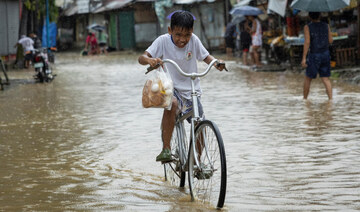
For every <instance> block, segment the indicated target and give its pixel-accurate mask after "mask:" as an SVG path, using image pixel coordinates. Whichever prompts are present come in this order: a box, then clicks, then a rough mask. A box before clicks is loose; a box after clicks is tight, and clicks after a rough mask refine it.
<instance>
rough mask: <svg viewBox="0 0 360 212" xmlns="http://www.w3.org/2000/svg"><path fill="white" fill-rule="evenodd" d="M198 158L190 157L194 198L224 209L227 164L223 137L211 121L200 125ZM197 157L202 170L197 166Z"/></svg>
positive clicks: (196, 136) (190, 179)
mask: <svg viewBox="0 0 360 212" xmlns="http://www.w3.org/2000/svg"><path fill="white" fill-rule="evenodd" d="M195 138H196V139H195V141H196V145H195V146H196V148H195V149H196V154H197V155H196V156H194V154H193V152H192V151H191V153H190V155H189V160H190V165H191V167H190V166H189V184H190V191H191V194H192V197H193V198H194V199H197V200H198V201H201V202H203V203H210V204H216V206H217V207H220V208H221V207H222V206H223V203H224V198H225V191H226V162H225V152H224V150H223V146H222V139H221V135H220V133H219V131H218V129H217V127H215V125H214V124H213V123H212V122H210V121H204V122H202V123H200V125H199V127H198V128H197V130H196V133H195ZM195 157H196V158H197V159H198V160H199V162H200V168H197V167H196V166H195V162H194V159H195Z"/></svg>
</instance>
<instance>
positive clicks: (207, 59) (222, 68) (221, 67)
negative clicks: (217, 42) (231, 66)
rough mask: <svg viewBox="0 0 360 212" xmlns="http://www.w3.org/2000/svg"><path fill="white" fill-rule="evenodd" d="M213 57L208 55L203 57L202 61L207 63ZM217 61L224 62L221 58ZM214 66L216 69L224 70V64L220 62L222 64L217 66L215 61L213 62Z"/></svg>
mask: <svg viewBox="0 0 360 212" xmlns="http://www.w3.org/2000/svg"><path fill="white" fill-rule="evenodd" d="M214 59H215V58H214V57H213V56H212V55H210V54H209V55H208V56H207V57H206V58H205V59H204V62H205V63H206V64H209V63H210V62H211V61H213V60H214ZM218 63H224V61H223V60H218ZM214 67H215V68H216V69H218V70H219V71H222V70H224V68H225V64H222V65H219V66H217V63H215V64H214Z"/></svg>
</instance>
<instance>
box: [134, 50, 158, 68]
mask: <svg viewBox="0 0 360 212" xmlns="http://www.w3.org/2000/svg"><path fill="white" fill-rule="evenodd" d="M138 61H139V63H140V64H141V65H147V64H149V65H150V66H151V67H155V66H156V65H157V64H158V63H160V64H161V65H162V64H163V62H162V60H161V59H160V58H153V57H152V56H151V54H150V53H149V52H147V51H145V52H144V54H142V55H140V57H139V59H138Z"/></svg>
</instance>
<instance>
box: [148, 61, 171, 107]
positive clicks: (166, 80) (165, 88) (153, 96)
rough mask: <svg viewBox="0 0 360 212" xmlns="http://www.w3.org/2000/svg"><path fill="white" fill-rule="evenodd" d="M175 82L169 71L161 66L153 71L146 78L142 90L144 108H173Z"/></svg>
mask: <svg viewBox="0 0 360 212" xmlns="http://www.w3.org/2000/svg"><path fill="white" fill-rule="evenodd" d="M173 89H174V86H173V82H172V80H171V77H170V75H169V73H168V72H167V71H165V70H164V69H163V68H162V67H161V66H160V67H159V68H158V69H156V70H155V71H153V73H152V75H151V76H150V77H149V79H148V80H146V82H145V85H144V88H143V92H142V104H143V107H144V108H149V107H154V108H165V109H167V110H170V109H171V104H172V97H173Z"/></svg>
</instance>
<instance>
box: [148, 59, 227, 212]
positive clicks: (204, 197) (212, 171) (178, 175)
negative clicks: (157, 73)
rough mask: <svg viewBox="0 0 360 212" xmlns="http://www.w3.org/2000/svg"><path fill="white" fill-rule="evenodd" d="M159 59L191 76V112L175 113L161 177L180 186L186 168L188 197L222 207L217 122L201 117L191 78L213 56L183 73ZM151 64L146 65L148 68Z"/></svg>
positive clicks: (222, 153) (222, 166)
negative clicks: (168, 157) (187, 122)
mask: <svg viewBox="0 0 360 212" xmlns="http://www.w3.org/2000/svg"><path fill="white" fill-rule="evenodd" d="M163 62H164V63H170V64H172V65H174V66H175V67H176V70H177V71H178V72H179V73H180V74H181V75H183V76H185V77H190V78H191V87H192V88H191V89H192V93H191V96H192V102H193V110H192V111H191V112H189V113H187V114H179V115H178V116H177V117H176V121H175V127H174V131H173V135H172V138H171V142H170V145H171V155H172V160H171V161H170V162H167V163H164V172H165V181H170V182H171V183H172V184H176V185H179V187H181V188H183V187H184V186H185V178H186V172H188V182H189V188H190V194H191V200H192V201H194V200H196V199H197V200H200V201H202V202H204V203H210V204H213V203H215V202H216V207H217V208H222V207H223V206H224V202H225V195H226V180H227V171H226V156H225V148H224V144H223V140H222V137H221V134H220V130H219V129H218V127H217V125H216V124H215V123H214V122H212V121H210V120H202V118H201V117H200V116H199V111H198V106H197V105H198V98H197V96H198V93H197V92H196V90H195V87H194V80H195V79H196V78H197V77H203V76H205V75H206V74H207V73H208V72H209V71H210V69H211V67H212V66H213V65H214V64H215V63H217V60H216V59H214V60H213V61H211V62H210V64H209V66H208V67H207V69H206V70H205V71H204V72H203V73H185V72H184V71H183V70H181V68H180V67H179V66H178V65H177V63H176V62H174V61H172V60H169V59H164V60H163ZM154 68H156V67H154ZM154 68H152V67H149V68H148V72H149V71H151V70H152V69H154ZM225 70H226V71H227V69H225ZM148 72H147V73H148ZM190 116H191V117H192V118H191V122H190V125H191V127H190V140H189V141H188V140H187V136H186V130H185V127H184V120H186V119H187V118H188V117H190ZM194 141H195V142H194Z"/></svg>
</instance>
